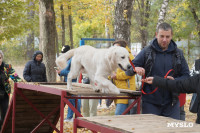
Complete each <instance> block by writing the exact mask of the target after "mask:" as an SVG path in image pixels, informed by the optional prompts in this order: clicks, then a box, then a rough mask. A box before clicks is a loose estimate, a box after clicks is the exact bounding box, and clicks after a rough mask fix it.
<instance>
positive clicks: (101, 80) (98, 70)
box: [56, 45, 131, 94]
mask: <svg viewBox="0 0 200 133" xmlns="http://www.w3.org/2000/svg"><path fill="white" fill-rule="evenodd" d="M72 57H73V58H72ZM70 58H72V62H71V68H70V72H69V74H68V77H67V88H68V89H71V86H72V79H75V78H77V77H78V76H79V72H80V71H81V69H84V72H86V73H87V74H88V77H89V79H90V84H91V85H92V86H93V89H94V90H95V91H97V92H98V91H100V90H101V91H102V92H103V93H109V92H110V93H115V94H119V93H120V91H119V89H118V88H117V87H116V86H115V85H114V84H112V82H111V81H110V80H108V76H109V75H110V74H111V73H112V72H113V71H115V70H116V69H117V68H118V67H119V68H121V69H122V70H124V71H126V70H127V69H129V68H130V67H131V65H130V63H129V53H128V51H127V50H126V49H125V48H123V47H120V46H113V47H110V48H108V49H96V48H94V47H91V46H88V45H85V46H81V47H78V48H76V49H72V50H70V51H68V52H66V53H64V54H62V55H61V56H59V57H58V58H57V59H56V64H57V66H58V67H60V69H64V68H65V67H66V66H67V60H68V59H70Z"/></svg>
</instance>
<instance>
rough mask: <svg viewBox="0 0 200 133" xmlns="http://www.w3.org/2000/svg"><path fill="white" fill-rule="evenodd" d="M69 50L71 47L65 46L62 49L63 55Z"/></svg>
mask: <svg viewBox="0 0 200 133" xmlns="http://www.w3.org/2000/svg"><path fill="white" fill-rule="evenodd" d="M69 50H70V46H69V45H64V46H63V47H62V50H61V53H66V52H67V51H69Z"/></svg>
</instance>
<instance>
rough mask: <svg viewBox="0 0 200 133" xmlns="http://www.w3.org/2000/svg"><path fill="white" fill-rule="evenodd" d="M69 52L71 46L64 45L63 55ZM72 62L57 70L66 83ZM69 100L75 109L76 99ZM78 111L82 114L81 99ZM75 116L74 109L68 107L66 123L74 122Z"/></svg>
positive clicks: (73, 80)
mask: <svg viewBox="0 0 200 133" xmlns="http://www.w3.org/2000/svg"><path fill="white" fill-rule="evenodd" d="M69 50H70V46H69V45H64V46H63V47H62V51H61V53H66V52H67V51H69ZM71 61H72V58H70V59H69V60H68V61H67V66H66V68H64V69H63V70H56V72H57V73H58V74H59V76H64V82H67V76H68V74H69V72H70V68H71ZM76 81H77V79H72V82H76ZM68 100H69V102H70V103H71V104H72V105H73V106H74V107H75V99H68ZM78 111H79V112H81V99H78ZM73 114H74V112H73V111H72V109H71V108H69V107H68V112H67V117H66V118H65V120H64V122H72V121H73Z"/></svg>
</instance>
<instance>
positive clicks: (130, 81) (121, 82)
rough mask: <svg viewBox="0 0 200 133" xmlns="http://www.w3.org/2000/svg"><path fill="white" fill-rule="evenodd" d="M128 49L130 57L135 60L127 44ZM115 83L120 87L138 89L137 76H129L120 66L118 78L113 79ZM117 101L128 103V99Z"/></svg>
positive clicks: (118, 100) (118, 101)
mask: <svg viewBox="0 0 200 133" xmlns="http://www.w3.org/2000/svg"><path fill="white" fill-rule="evenodd" d="M126 49H127V50H128V52H129V58H130V59H131V60H133V59H134V56H133V55H132V54H131V50H130V49H129V48H128V47H127V46H126ZM113 83H114V84H115V85H116V86H117V88H120V89H128V90H136V85H135V76H127V75H126V74H125V72H124V71H123V70H121V69H120V68H118V69H117V72H116V79H113ZM115 103H116V104H118V103H122V104H128V99H116V100H115Z"/></svg>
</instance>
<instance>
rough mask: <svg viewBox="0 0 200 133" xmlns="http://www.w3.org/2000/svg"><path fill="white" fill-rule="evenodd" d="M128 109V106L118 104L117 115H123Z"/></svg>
mask: <svg viewBox="0 0 200 133" xmlns="http://www.w3.org/2000/svg"><path fill="white" fill-rule="evenodd" d="M127 107H128V104H122V103H118V104H116V109H115V115H121V114H122V113H123V112H124V111H125V110H126V109H127Z"/></svg>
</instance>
